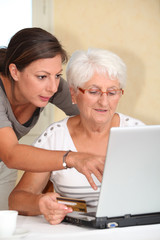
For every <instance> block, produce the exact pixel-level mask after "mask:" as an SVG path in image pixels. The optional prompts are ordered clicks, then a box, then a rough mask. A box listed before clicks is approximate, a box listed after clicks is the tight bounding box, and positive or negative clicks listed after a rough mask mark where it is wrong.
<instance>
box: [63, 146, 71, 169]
mask: <svg viewBox="0 0 160 240" xmlns="http://www.w3.org/2000/svg"><path fill="white" fill-rule="evenodd" d="M69 152H71V150H68V151H67V152H66V153H65V154H64V155H63V167H64V168H65V169H67V168H68V167H67V164H66V157H67V155H68V153H69Z"/></svg>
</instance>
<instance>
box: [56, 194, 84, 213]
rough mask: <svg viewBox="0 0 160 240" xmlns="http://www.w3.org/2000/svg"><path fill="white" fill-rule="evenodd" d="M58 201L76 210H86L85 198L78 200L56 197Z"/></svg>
mask: <svg viewBox="0 0 160 240" xmlns="http://www.w3.org/2000/svg"><path fill="white" fill-rule="evenodd" d="M57 201H58V203H62V204H65V205H66V206H67V207H71V208H72V209H73V211H76V212H87V206H86V201H85V200H79V199H76V198H66V197H57Z"/></svg>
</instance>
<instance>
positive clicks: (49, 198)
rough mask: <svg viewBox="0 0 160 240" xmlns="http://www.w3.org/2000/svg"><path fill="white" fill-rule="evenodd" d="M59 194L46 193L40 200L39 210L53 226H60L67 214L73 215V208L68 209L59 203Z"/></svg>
mask: <svg viewBox="0 0 160 240" xmlns="http://www.w3.org/2000/svg"><path fill="white" fill-rule="evenodd" d="M57 197H59V194H57V193H46V194H44V195H42V197H41V198H40V199H39V209H40V212H41V213H42V214H43V215H44V217H45V219H46V220H47V221H48V222H49V223H50V224H52V225H55V224H59V223H60V222H62V221H63V219H64V217H65V216H66V214H67V213H71V212H72V211H73V210H72V208H68V207H67V206H65V205H64V204H61V203H58V202H57V200H56V198H57Z"/></svg>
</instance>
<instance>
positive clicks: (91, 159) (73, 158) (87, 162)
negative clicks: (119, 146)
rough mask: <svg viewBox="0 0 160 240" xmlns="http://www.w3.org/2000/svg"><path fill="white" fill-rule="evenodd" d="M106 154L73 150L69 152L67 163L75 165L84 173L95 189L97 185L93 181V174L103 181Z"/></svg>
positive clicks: (69, 165)
mask: <svg viewBox="0 0 160 240" xmlns="http://www.w3.org/2000/svg"><path fill="white" fill-rule="evenodd" d="M104 163H105V156H97V155H93V154H89V153H79V152H71V153H69V154H68V156H67V159H66V164H67V166H68V167H74V168H76V169H77V171H79V172H80V173H82V174H84V175H85V176H86V178H87V180H88V182H89V183H90V185H91V187H92V188H93V189H94V190H97V186H96V184H95V182H94V181H93V178H92V174H94V175H95V176H96V178H97V179H98V180H99V181H100V182H101V181H102V175H103V170H104Z"/></svg>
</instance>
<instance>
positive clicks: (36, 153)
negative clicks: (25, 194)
mask: <svg viewBox="0 0 160 240" xmlns="http://www.w3.org/2000/svg"><path fill="white" fill-rule="evenodd" d="M65 152H66V151H52V150H45V149H41V148H36V147H33V146H28V145H23V144H17V145H16V146H14V149H13V150H12V151H10V153H8V154H7V156H6V161H4V162H5V164H6V165H7V166H8V167H9V168H15V169H20V170H24V171H30V172H50V171H52V170H60V169H63V165H62V163H63V155H64V154H65Z"/></svg>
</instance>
